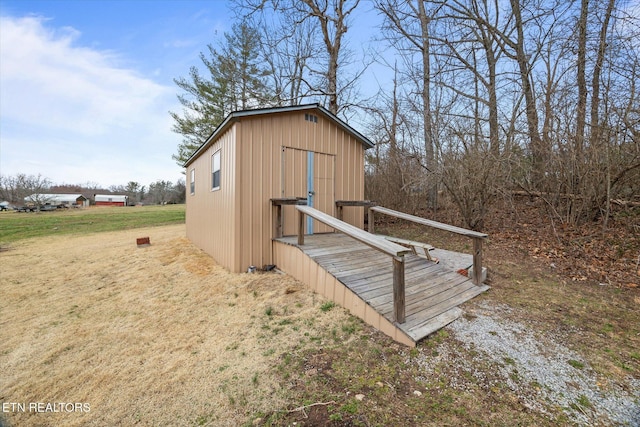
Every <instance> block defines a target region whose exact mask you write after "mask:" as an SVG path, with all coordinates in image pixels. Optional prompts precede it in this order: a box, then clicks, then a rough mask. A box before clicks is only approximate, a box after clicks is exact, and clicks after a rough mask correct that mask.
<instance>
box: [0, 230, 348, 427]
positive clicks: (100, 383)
mask: <svg viewBox="0 0 640 427" xmlns="http://www.w3.org/2000/svg"><path fill="white" fill-rule="evenodd" d="M143 236H149V237H150V238H151V243H152V245H151V246H149V247H146V248H138V247H137V246H136V244H135V239H136V237H143ZM0 264H1V267H0V269H1V270H0V273H1V275H0V295H2V298H1V299H0V342H1V343H2V348H1V349H0V372H2V374H1V376H0V402H5V403H6V402H20V403H26V404H27V406H28V403H29V402H51V403H53V402H82V403H88V404H89V405H90V411H89V412H85V413H29V411H28V407H27V412H25V413H21V412H13V413H5V414H0V417H1V416H2V415H4V416H5V417H6V421H8V422H9V423H10V424H11V425H20V426H30V425H38V426H41V425H66V426H80V425H83V426H84V425H100V426H102V425H134V424H139V425H222V426H224V425H234V426H235V425H239V424H242V423H244V422H247V421H248V420H249V417H250V415H251V414H255V413H258V412H268V411H270V410H272V409H274V408H283V407H287V406H288V403H289V402H288V397H289V396H290V394H289V390H287V389H286V388H282V386H281V382H279V381H278V380H277V378H276V377H275V375H276V374H275V373H274V372H276V370H275V369H272V368H273V367H274V366H276V365H277V364H279V363H281V361H282V355H283V354H285V353H290V352H294V353H295V352H296V351H303V349H304V348H314V347H320V346H322V342H321V341H322V338H320V337H322V336H325V335H323V334H324V332H325V331H327V330H331V329H335V328H336V327H337V328H338V329H339V326H337V325H340V324H342V323H343V322H346V321H347V320H348V318H349V316H348V315H347V314H346V313H345V312H344V311H343V310H341V309H337V308H336V309H335V310H330V311H328V312H323V311H321V310H319V305H320V304H321V302H322V301H321V298H320V297H318V296H316V295H314V294H313V293H312V292H310V291H309V290H307V289H306V288H304V286H303V285H302V284H301V283H299V282H297V281H295V280H294V279H292V278H290V277H288V276H284V275H280V274H277V273H268V274H267V273H265V274H252V275H249V274H231V273H229V272H228V271H226V270H224V269H223V268H222V267H220V266H217V265H216V264H215V263H214V262H213V260H212V259H211V258H210V257H209V256H207V255H206V254H204V253H203V252H201V251H200V250H198V249H197V248H195V247H194V246H193V245H192V244H191V243H190V242H189V241H188V240H187V239H186V238H185V237H184V225H173V226H164V227H154V228H147V229H136V230H128V231H121V232H109V233H98V234H91V235H86V236H73V237H69V236H60V237H48V238H40V239H34V240H30V241H22V242H20V243H17V244H14V246H13V247H12V248H11V249H10V250H8V251H5V252H2V253H0ZM0 421H1V419H0Z"/></svg>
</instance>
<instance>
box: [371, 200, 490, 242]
mask: <svg viewBox="0 0 640 427" xmlns="http://www.w3.org/2000/svg"><path fill="white" fill-rule="evenodd" d="M369 209H371V210H372V211H374V212H380V213H382V214H385V215H389V216H395V217H396V218H400V219H406V220H407V221H412V222H415V223H418V224H422V225H428V226H429V227H433V228H438V229H440V230H445V231H450V232H452V233H457V234H462V235H463V236H467V237H471V238H476V237H477V238H480V239H486V238H487V237H489V235H488V234H484V233H479V232H477V231H473V230H468V229H466V228H462V227H456V226H455V225H449V224H444V223H442V222H438V221H432V220H430V219H425V218H420V217H419V216H415V215H409V214H408V213H404V212H398V211H394V210H393V209H388V208H385V207H382V206H372V207H370V208H369Z"/></svg>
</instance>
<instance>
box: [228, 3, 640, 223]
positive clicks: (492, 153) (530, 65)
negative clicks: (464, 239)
mask: <svg viewBox="0 0 640 427" xmlns="http://www.w3.org/2000/svg"><path fill="white" fill-rule="evenodd" d="M234 5H235V6H236V11H237V13H238V17H239V18H241V19H242V22H244V23H248V25H251V26H252V27H253V28H256V29H257V30H258V31H259V33H260V49H261V51H262V58H263V62H264V64H267V65H266V68H267V69H268V73H266V74H265V75H264V77H265V79H267V80H268V81H269V83H268V86H269V87H270V88H271V89H272V90H273V92H274V93H275V95H274V96H273V98H272V99H273V102H274V103H275V104H276V105H296V104H300V103H304V102H309V101H310V100H313V101H319V102H321V103H323V104H324V105H325V106H326V107H327V108H328V109H329V110H330V111H331V112H333V113H335V114H338V115H340V116H342V117H343V118H346V119H351V120H354V121H359V122H361V123H362V126H363V127H365V128H366V129H367V131H366V132H365V133H367V134H368V135H369V136H370V137H371V139H372V140H373V141H374V142H375V143H376V148H375V149H373V150H370V152H369V153H368V158H367V160H368V162H367V171H366V178H367V185H366V188H367V193H368V197H369V198H372V199H374V200H377V201H379V202H380V203H382V204H385V205H390V206H394V207H397V208H400V209H405V210H417V209H423V208H432V209H434V208H437V207H438V206H439V205H441V204H442V203H443V202H451V203H453V204H454V205H455V206H456V207H457V208H458V210H459V212H460V214H461V216H462V218H464V221H465V222H466V225H468V226H470V227H472V228H475V229H481V228H482V227H483V224H484V220H485V217H486V215H487V212H488V207H489V206H490V205H491V203H492V202H493V201H495V200H497V199H499V198H509V197H511V195H512V194H514V192H520V193H521V194H529V195H531V196H534V195H535V197H541V198H542V199H543V200H544V201H545V204H546V206H547V208H548V212H549V214H550V215H551V216H553V217H554V220H560V221H563V222H567V223H578V222H581V221H586V220H593V219H595V218H604V219H605V223H606V218H608V217H609V209H610V205H611V200H617V199H624V200H629V201H636V202H637V201H638V198H639V197H640V143H639V141H638V138H639V134H640V89H639V88H638V81H640V41H639V40H640V38H639V36H640V18H639V16H638V13H639V12H638V10H637V6H635V5H634V3H633V2H632V1H630V0H580V1H573V2H567V1H564V0H508V1H506V0H374V1H373V2H362V1H359V0H300V1H297V0H235V1H234ZM634 7H636V9H635V10H634ZM372 17H373V18H374V19H372ZM356 19H371V22H372V25H376V26H377V31H376V33H377V36H376V37H375V39H374V40H372V41H371V47H372V49H371V51H369V52H364V51H363V52H362V56H359V55H358V54H355V53H354V49H353V48H354V46H353V45H352V44H350V43H349V41H350V40H351V39H350V34H351V33H350V32H349V28H350V26H351V24H352V23H353V22H354V20H356ZM354 58H361V59H359V62H358V61H356V60H355V59H354ZM372 63H377V64H376V65H377V66H380V64H382V65H383V66H385V67H387V68H388V70H389V71H388V73H389V74H390V75H393V76H394V78H393V82H392V84H388V85H385V86H384V87H380V89H379V92H378V94H377V96H375V97H373V98H368V99H363V97H362V94H361V93H360V92H359V91H358V89H359V87H361V86H362V85H363V83H365V82H363V81H362V76H363V74H364V73H365V70H366V68H367V67H368V66H369V65H370V64H372ZM366 83H368V84H370V83H371V82H366Z"/></svg>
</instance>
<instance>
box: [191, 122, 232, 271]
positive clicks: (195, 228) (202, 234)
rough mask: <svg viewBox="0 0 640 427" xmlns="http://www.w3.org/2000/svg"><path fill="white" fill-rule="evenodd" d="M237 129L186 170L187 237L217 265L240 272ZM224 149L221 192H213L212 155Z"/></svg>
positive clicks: (221, 157) (222, 151)
mask: <svg viewBox="0 0 640 427" xmlns="http://www.w3.org/2000/svg"><path fill="white" fill-rule="evenodd" d="M235 133H236V128H235V126H233V127H231V128H230V129H229V131H227V132H226V133H225V134H224V135H222V136H221V137H220V139H218V141H216V143H215V144H213V145H212V146H211V147H209V149H208V150H207V151H206V152H204V153H203V154H202V155H201V156H200V157H198V158H197V159H196V160H195V161H194V162H193V163H192V164H191V165H189V168H188V169H187V171H186V176H187V181H188V182H187V212H186V223H187V237H188V238H189V239H190V240H191V241H192V242H193V243H195V245H196V246H198V247H199V248H200V249H202V250H204V251H205V252H207V253H208V254H210V255H211V256H212V257H213V258H214V259H215V260H216V262H218V263H219V264H220V265H222V266H224V267H226V268H228V269H229V270H231V271H239V269H238V266H237V265H236V264H237V263H236V262H235V260H234V252H235V240H234V238H233V231H234V228H235V206H234V195H235V191H236V183H235V159H236V155H235V147H234V145H235V144H234V141H235ZM218 150H221V152H220V153H221V155H220V174H221V177H220V189H219V190H216V191H211V184H212V182H211V156H212V155H213V153H215V152H216V151H218ZM194 168H195V194H193V195H191V194H190V192H189V188H190V184H191V169H194Z"/></svg>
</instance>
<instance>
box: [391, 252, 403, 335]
mask: <svg viewBox="0 0 640 427" xmlns="http://www.w3.org/2000/svg"><path fill="white" fill-rule="evenodd" d="M393 314H394V317H395V319H396V322H397V323H404V317H405V299H404V256H400V257H393Z"/></svg>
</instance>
